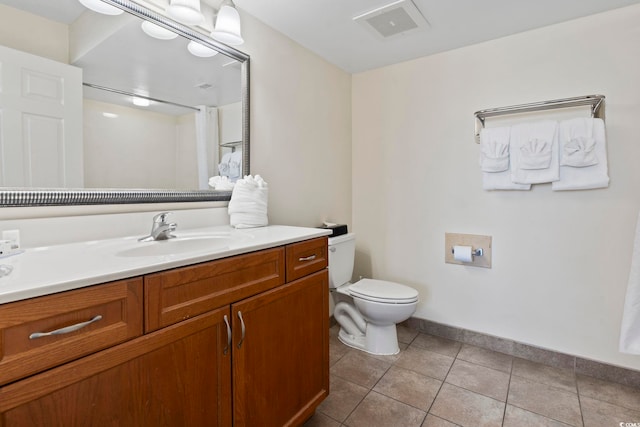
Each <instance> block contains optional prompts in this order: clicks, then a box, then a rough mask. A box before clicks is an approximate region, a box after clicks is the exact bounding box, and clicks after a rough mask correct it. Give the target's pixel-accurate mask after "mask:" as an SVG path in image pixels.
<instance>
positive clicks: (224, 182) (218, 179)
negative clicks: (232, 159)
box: [209, 175, 234, 191]
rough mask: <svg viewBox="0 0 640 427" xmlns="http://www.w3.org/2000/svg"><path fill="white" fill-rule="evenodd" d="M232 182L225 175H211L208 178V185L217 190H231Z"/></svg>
mask: <svg viewBox="0 0 640 427" xmlns="http://www.w3.org/2000/svg"><path fill="white" fill-rule="evenodd" d="M233 185H234V184H233V182H231V181H229V178H228V177H226V176H219V175H216V176H212V177H211V178H209V186H210V187H213V189H214V190H218V191H231V190H233Z"/></svg>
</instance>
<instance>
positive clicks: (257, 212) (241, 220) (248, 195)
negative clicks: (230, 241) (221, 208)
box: [228, 175, 269, 228]
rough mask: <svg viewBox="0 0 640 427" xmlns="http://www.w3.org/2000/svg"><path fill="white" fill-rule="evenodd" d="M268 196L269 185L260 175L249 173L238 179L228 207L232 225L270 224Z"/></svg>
mask: <svg viewBox="0 0 640 427" xmlns="http://www.w3.org/2000/svg"><path fill="white" fill-rule="evenodd" d="M268 196H269V187H268V185H267V183H266V182H265V181H264V179H262V177H261V176H260V175H256V176H255V177H253V176H251V175H247V176H245V177H244V178H243V179H239V180H238V181H236V183H235V186H234V187H233V192H232V193H231V200H229V207H228V212H229V223H230V224H231V226H232V227H235V228H253V227H264V226H266V225H268V224H269V221H268V218H267V202H268Z"/></svg>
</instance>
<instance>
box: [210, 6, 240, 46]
mask: <svg viewBox="0 0 640 427" xmlns="http://www.w3.org/2000/svg"><path fill="white" fill-rule="evenodd" d="M211 37H213V38H214V39H216V40H218V41H220V42H222V43H225V44H228V45H230V46H238V45H241V44H242V43H244V39H243V38H242V34H241V32H240V14H239V13H238V10H237V9H236V8H235V6H234V4H233V1H231V0H225V1H224V2H223V3H222V6H221V7H220V10H219V11H218V16H217V18H216V25H215V27H214V29H213V32H212V33H211Z"/></svg>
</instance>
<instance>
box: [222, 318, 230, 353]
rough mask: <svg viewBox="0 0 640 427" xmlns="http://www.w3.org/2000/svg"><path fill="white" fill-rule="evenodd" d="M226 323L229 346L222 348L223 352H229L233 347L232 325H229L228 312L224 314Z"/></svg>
mask: <svg viewBox="0 0 640 427" xmlns="http://www.w3.org/2000/svg"><path fill="white" fill-rule="evenodd" d="M224 323H225V325H227V346H226V347H225V348H224V350H222V354H227V353H228V352H229V348H230V347H231V325H229V319H228V318H227V315H226V314H225V315H224Z"/></svg>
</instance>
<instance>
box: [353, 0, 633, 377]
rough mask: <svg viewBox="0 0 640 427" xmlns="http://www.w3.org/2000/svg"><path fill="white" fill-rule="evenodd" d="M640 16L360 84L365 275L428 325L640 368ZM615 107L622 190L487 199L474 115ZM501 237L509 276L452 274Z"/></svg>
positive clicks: (614, 182)
mask: <svg viewBox="0 0 640 427" xmlns="http://www.w3.org/2000/svg"><path fill="white" fill-rule="evenodd" d="M638 22H640V6H632V7H628V8H625V9H620V10H615V11H612V12H608V13H604V14H600V15H595V16H591V17H587V18H583V19H579V20H576V21H572V22H569V23H564V24H560V25H555V26H552V27H547V28H543V29H539V30H535V31H530V32H526V33H522V34H519V35H514V36H510V37H507V38H503V39H500V40H495V41H491V42H487V43H483V44H479V45H475V46H471V47H467V48H462V49H458V50H455V51H451V52H447V53H442V54H438V55H433V56H429V57H425V58H421V59H417V60H414V61H410V62H405V63H401V64H397V65H393V66H389V67H385V68H381V69H377V70H373V71H370V72H364V73H360V74H357V75H354V76H353V101H352V102H353V107H352V108H353V190H352V191H353V223H354V230H355V232H356V233H357V271H356V275H358V274H363V275H365V276H369V275H372V276H373V277H377V278H382V279H388V280H395V281H398V282H402V283H406V284H409V285H411V286H414V287H415V288H417V289H418V290H419V292H420V304H419V306H418V310H417V312H416V316H417V317H421V318H425V319H430V320H433V321H436V322H441V323H445V324H449V325H453V326H457V327H462V328H467V329H471V330H474V331H480V332H483V333H487V334H493V335H497V336H500V337H505V338H511V339H515V340H517V341H521V342H524V343H529V344H533V345H536V346H540V347H546V348H551V349H554V350H557V351H562V352H566V353H570V354H574V355H578V356H583V357H586V358H591V359H595V360H599V361H604V362H608V363H612V364H617V365H622V366H626V367H631V368H636V369H638V368H640V360H639V359H638V357H637V356H629V355H623V354H620V353H618V337H619V327H620V320H621V316H622V307H623V301H624V295H625V290H626V283H627V277H628V273H629V265H630V255H631V247H632V241H633V233H634V228H635V221H636V217H637V215H638V209H639V208H640V168H639V167H638V165H637V161H638V159H640V143H639V138H638V129H637V123H638V117H639V116H640V98H639V97H638V94H640V77H639V76H640V57H639V56H638V55H637V52H638V46H639V45H640V25H639V24H638ZM594 93H601V94H604V95H606V97H607V101H606V102H607V104H606V114H607V135H608V142H609V150H608V153H609V169H610V177H611V184H610V187H609V188H608V189H604V190H591V191H575V192H558V193H555V192H552V191H551V186H550V185H549V184H546V185H538V186H534V188H533V189H532V191H529V192H524V191H523V192H506V191H503V192H485V191H483V190H482V187H481V174H480V171H479V166H478V156H479V146H478V145H477V144H475V143H474V138H473V131H474V129H473V125H474V119H473V112H474V111H476V110H479V109H483V108H491V107H500V106H507V105H514V104H520V103H526V102H535V101H542V100H546V99H556V98H563V97H570V96H579V95H587V94H594ZM445 232H457V233H473V234H487V235H491V236H493V268H492V269H490V270H489V269H483V268H473V267H464V266H458V265H452V264H445V263H444V234H445Z"/></svg>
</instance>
